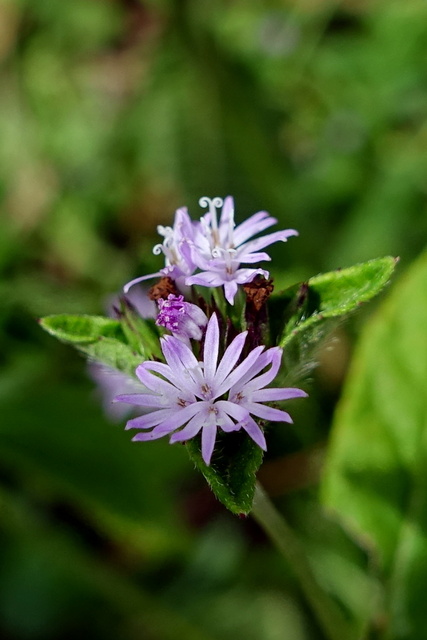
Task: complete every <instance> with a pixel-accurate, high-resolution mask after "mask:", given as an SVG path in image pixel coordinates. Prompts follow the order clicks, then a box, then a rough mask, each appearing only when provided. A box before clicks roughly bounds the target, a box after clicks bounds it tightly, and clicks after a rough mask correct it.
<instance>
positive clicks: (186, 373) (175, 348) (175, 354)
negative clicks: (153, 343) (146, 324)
mask: <svg viewBox="0 0 427 640" xmlns="http://www.w3.org/2000/svg"><path fill="white" fill-rule="evenodd" d="M162 351H163V354H164V356H165V358H166V360H167V363H168V365H169V366H170V368H171V370H172V373H173V376H174V384H175V385H176V386H177V387H179V388H180V389H183V390H188V391H190V392H191V393H197V391H198V389H199V387H200V379H201V375H200V365H199V362H198V361H197V359H196V357H195V356H194V354H193V352H192V351H191V350H190V349H189V347H188V346H187V345H186V344H184V343H183V342H182V341H181V340H179V339H178V338H175V337H174V336H166V337H165V338H163V339H162ZM197 374H199V375H197Z"/></svg>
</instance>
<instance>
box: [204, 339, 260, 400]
mask: <svg viewBox="0 0 427 640" xmlns="http://www.w3.org/2000/svg"><path fill="white" fill-rule="evenodd" d="M263 350H264V347H263V346H260V347H255V349H253V351H251V352H250V354H249V355H248V356H246V358H245V359H244V360H243V362H241V363H240V364H239V366H238V367H236V368H235V369H234V371H232V372H231V373H230V375H229V376H227V378H225V380H224V381H223V383H222V384H220V385H219V387H218V388H215V394H216V397H219V396H222V394H223V393H225V392H226V391H228V390H229V389H230V388H231V387H232V386H233V385H235V384H236V383H238V382H239V380H240V378H241V377H242V376H244V375H245V373H246V372H247V371H249V370H250V369H251V368H252V367H253V366H254V365H255V363H256V361H257V359H258V358H259V356H260V355H261V353H262V352H263Z"/></svg>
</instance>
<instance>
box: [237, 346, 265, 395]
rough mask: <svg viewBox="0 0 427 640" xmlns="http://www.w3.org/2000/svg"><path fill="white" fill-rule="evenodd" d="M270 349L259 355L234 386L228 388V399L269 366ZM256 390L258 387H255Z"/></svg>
mask: <svg viewBox="0 0 427 640" xmlns="http://www.w3.org/2000/svg"><path fill="white" fill-rule="evenodd" d="M270 351H271V349H267V351H264V352H263V353H261V354H260V355H259V357H258V358H257V359H256V360H255V362H254V363H253V364H252V366H251V367H250V368H249V369H248V370H247V371H246V373H245V374H244V375H242V376H240V378H239V379H238V380H237V381H236V382H235V384H234V385H233V386H232V387H231V388H230V393H229V397H230V398H232V397H233V396H235V395H237V393H238V392H239V391H241V390H242V389H243V388H244V387H245V385H246V383H247V382H249V381H250V380H252V378H253V377H254V376H256V375H257V374H258V373H260V371H262V370H263V369H265V368H266V367H267V366H268V365H269V364H271V359H272V358H271V354H270V353H269V352H270ZM257 388H258V387H257Z"/></svg>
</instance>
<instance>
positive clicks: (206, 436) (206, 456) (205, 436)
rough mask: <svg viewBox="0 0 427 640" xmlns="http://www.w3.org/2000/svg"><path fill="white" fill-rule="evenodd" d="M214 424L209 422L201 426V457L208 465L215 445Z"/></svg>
mask: <svg viewBox="0 0 427 640" xmlns="http://www.w3.org/2000/svg"><path fill="white" fill-rule="evenodd" d="M215 440H216V425H215V424H213V423H211V424H207V425H205V426H204V427H203V431H202V458H203V460H204V461H205V463H206V464H207V465H208V466H209V464H210V462H211V457H212V453H213V450H214V447H215Z"/></svg>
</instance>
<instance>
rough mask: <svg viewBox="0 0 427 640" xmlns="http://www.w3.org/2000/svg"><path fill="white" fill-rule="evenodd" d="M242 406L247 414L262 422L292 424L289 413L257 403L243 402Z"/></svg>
mask: <svg viewBox="0 0 427 640" xmlns="http://www.w3.org/2000/svg"><path fill="white" fill-rule="evenodd" d="M243 406H244V408H245V409H246V410H247V411H248V412H249V413H251V414H253V415H254V416H257V417H258V418H262V419H263V420H268V421H269V422H289V423H290V424H292V422H293V421H292V418H291V416H290V415H289V413H286V411H282V410H281V409H274V408H273V407H266V406H265V405H263V404H258V403H257V402H245V403H244V405H243Z"/></svg>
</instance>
